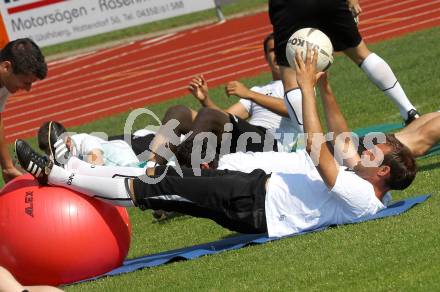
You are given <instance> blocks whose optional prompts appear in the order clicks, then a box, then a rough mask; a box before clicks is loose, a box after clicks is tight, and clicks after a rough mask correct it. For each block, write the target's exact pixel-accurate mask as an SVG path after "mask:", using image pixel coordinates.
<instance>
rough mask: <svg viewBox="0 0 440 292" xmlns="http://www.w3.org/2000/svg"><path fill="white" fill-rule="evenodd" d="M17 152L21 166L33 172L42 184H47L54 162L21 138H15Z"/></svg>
mask: <svg viewBox="0 0 440 292" xmlns="http://www.w3.org/2000/svg"><path fill="white" fill-rule="evenodd" d="M15 153H16V154H17V159H18V162H20V165H21V167H23V169H25V170H26V171H27V172H29V173H30V174H32V175H33V176H34V177H35V178H36V179H37V180H38V182H39V183H40V184H42V185H47V179H48V175H49V173H50V171H51V170H52V166H53V162H52V161H50V160H49V159H47V157H45V156H42V155H39V154H38V153H37V152H35V151H34V150H33V149H32V148H31V146H29V144H28V143H26V142H25V141H23V140H20V139H18V140H15Z"/></svg>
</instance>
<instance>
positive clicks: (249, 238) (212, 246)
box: [81, 195, 430, 282]
mask: <svg viewBox="0 0 440 292" xmlns="http://www.w3.org/2000/svg"><path fill="white" fill-rule="evenodd" d="M429 197H430V195H423V196H419V197H414V198H408V199H405V200H402V201H398V202H395V203H393V204H392V205H391V206H389V207H388V208H386V209H384V210H381V211H380V212H378V213H377V214H375V215H374V216H368V217H363V218H360V219H358V220H357V221H356V222H353V223H359V222H364V221H368V220H374V219H379V218H385V217H389V216H396V215H399V214H401V213H403V212H405V211H407V210H409V209H410V208H412V207H413V206H414V205H416V204H419V203H422V202H424V201H426V200H427V199H428V198H429ZM350 224H351V223H350ZM326 228H327V227H323V228H320V229H317V230H312V231H307V232H302V233H298V234H293V235H290V236H287V237H293V236H298V235H301V234H305V233H311V232H317V231H321V230H324V229H326ZM282 238H285V237H282ZM279 239H281V238H270V237H267V234H242V235H237V236H234V237H231V238H227V239H222V240H219V241H214V242H209V243H205V244H200V245H196V246H191V247H185V248H181V249H176V250H171V251H166V252H161V253H157V254H152V255H146V256H143V257H139V258H135V259H130V260H126V261H124V263H123V264H122V266H120V267H119V268H116V269H114V270H113V271H110V272H108V273H106V274H103V275H100V276H97V277H94V278H90V279H87V280H84V281H81V282H85V281H92V280H96V279H99V278H102V277H106V276H115V275H119V274H123V273H129V272H133V271H136V270H140V269H143V268H147V267H155V266H158V265H162V264H166V263H169V262H173V261H178V260H191V259H195V258H198V257H201V256H205V255H210V254H215V253H219V252H223V251H228V250H233V249H239V248H242V247H245V246H248V245H251V244H262V243H266V242H269V241H273V240H279Z"/></svg>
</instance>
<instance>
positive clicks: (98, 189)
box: [48, 165, 134, 207]
mask: <svg viewBox="0 0 440 292" xmlns="http://www.w3.org/2000/svg"><path fill="white" fill-rule="evenodd" d="M48 181H49V184H51V185H55V186H60V187H65V188H68V189H71V190H74V191H77V192H80V193H82V194H84V195H87V196H89V197H93V198H97V199H99V200H102V201H104V202H106V203H109V204H112V205H116V206H123V207H133V206H134V204H133V201H132V200H131V198H130V194H129V190H128V186H126V179H122V178H108V177H98V176H87V175H81V174H78V173H74V172H71V171H68V170H65V169H63V168H61V167H58V166H56V165H54V166H53V167H52V170H51V172H50V174H49V180H48Z"/></svg>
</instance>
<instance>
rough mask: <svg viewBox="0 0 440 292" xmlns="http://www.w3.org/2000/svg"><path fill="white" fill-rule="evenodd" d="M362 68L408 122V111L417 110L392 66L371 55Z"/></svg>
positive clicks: (373, 54)
mask: <svg viewBox="0 0 440 292" xmlns="http://www.w3.org/2000/svg"><path fill="white" fill-rule="evenodd" d="M360 67H361V69H362V70H363V71H364V72H365V74H367V76H368V78H369V79H370V80H371V82H373V83H374V84H375V85H376V86H377V87H378V88H379V89H380V90H382V91H383V92H384V93H385V94H386V95H388V96H389V97H390V98H391V100H392V101H393V102H394V103H395V104H396V106H397V107H398V108H399V111H400V115H401V116H402V117H403V118H404V119H405V120H406V119H407V118H408V111H410V110H412V109H415V107H414V106H413V105H412V103H411V102H410V101H409V99H408V97H407V96H406V94H405V92H404V91H403V89H402V86H400V83H399V81H397V78H396V76H395V75H394V73H393V70H391V68H390V66H389V65H388V64H387V63H386V62H385V61H384V60H383V59H382V58H381V57H379V56H378V55H376V54H375V53H371V54H370V55H368V57H367V58H365V60H364V61H363V62H362V64H361V66H360Z"/></svg>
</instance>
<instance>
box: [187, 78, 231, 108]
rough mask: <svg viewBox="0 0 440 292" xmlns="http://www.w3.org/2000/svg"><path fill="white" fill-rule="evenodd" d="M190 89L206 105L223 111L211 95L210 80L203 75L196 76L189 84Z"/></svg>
mask: <svg viewBox="0 0 440 292" xmlns="http://www.w3.org/2000/svg"><path fill="white" fill-rule="evenodd" d="M188 90H189V91H190V92H191V94H192V95H193V96H194V97H195V98H196V99H197V100H198V101H199V102H200V104H201V105H202V106H204V107H209V108H213V109H217V110H221V111H223V110H222V109H221V108H220V107H219V106H217V105H216V104H215V102H214V101H212V99H211V98H210V97H209V88H208V82H207V81H206V79H205V77H203V75H198V76H195V77H194V78H193V79H192V80H191V82H190V83H189V85H188Z"/></svg>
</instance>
